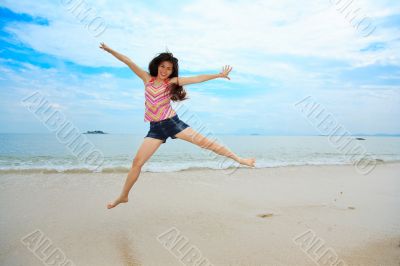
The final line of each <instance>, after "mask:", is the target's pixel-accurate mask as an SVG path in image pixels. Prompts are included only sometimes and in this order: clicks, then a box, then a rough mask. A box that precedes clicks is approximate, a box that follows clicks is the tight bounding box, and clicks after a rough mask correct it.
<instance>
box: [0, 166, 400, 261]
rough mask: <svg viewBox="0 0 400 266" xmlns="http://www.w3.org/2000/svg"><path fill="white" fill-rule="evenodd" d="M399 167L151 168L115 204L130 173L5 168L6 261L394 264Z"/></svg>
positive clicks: (399, 223) (1, 182)
mask: <svg viewBox="0 0 400 266" xmlns="http://www.w3.org/2000/svg"><path fill="white" fill-rule="evenodd" d="M399 173H400V163H389V164H379V165H377V167H376V169H375V170H374V171H372V172H371V173H370V174H368V175H361V174H358V173H357V172H356V170H355V168H354V167H353V166H352V165H341V166H340V165H323V166H295V167H294V166H293V167H277V168H263V169H249V168H240V169H238V170H237V171H236V172H235V173H233V174H231V175H228V174H226V171H223V170H204V169H198V170H186V171H179V172H169V173H151V172H145V173H142V174H141V176H140V178H139V180H138V182H137V183H136V184H135V186H134V188H133V189H132V191H131V195H130V199H129V202H128V203H127V204H123V205H120V206H118V207H116V208H114V209H111V210H108V209H106V204H107V202H108V201H110V200H112V199H114V198H115V197H116V196H117V195H118V194H119V192H120V189H121V186H122V184H123V181H124V180H125V176H126V175H125V174H124V173H122V174H121V173H109V174H105V173H90V174H84V173H81V174H79V173H77V174H66V173H59V174H16V173H9V174H4V173H3V174H2V175H1V176H0V189H1V193H0V202H1V203H0V204H1V213H2V218H1V232H0V234H1V242H0V244H1V255H0V264H1V265H43V264H45V265H51V264H50V263H51V262H52V261H53V262H54V261H56V260H55V258H56V255H59V256H58V259H59V260H60V261H61V260H63V262H65V263H66V264H65V265H182V263H183V265H399V262H400V176H399ZM44 240H47V242H46V241H44ZM46 243H47V246H49V245H50V243H51V245H50V246H49V248H47V246H46ZM55 250H57V252H58V253H57V252H56V251H55ZM60 251H62V253H61V252H60ZM60 254H61V255H60ZM62 256H64V257H62ZM68 263H70V264H68ZM196 263H197V264H196ZM55 265H63V264H55Z"/></svg>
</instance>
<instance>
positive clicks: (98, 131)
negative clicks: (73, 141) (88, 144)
mask: <svg viewBox="0 0 400 266" xmlns="http://www.w3.org/2000/svg"><path fill="white" fill-rule="evenodd" d="M83 134H107V133H105V132H103V131H101V130H94V131H86V133H83Z"/></svg>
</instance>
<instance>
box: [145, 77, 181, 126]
mask: <svg viewBox="0 0 400 266" xmlns="http://www.w3.org/2000/svg"><path fill="white" fill-rule="evenodd" d="M154 81H155V78H154V77H152V78H151V79H150V80H149V82H147V83H145V113H144V122H146V121H149V122H150V121H160V120H164V119H167V118H170V117H172V116H174V115H176V112H175V110H174V109H172V106H171V103H170V101H171V94H170V93H169V86H168V85H169V79H167V80H165V81H164V83H163V84H161V85H159V86H155V85H154Z"/></svg>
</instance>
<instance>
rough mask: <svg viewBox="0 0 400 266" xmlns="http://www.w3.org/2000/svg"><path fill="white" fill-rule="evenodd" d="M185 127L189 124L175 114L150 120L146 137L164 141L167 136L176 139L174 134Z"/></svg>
mask: <svg viewBox="0 0 400 266" xmlns="http://www.w3.org/2000/svg"><path fill="white" fill-rule="evenodd" d="M187 127H189V125H188V124H186V123H185V122H183V121H182V120H180V119H179V117H178V114H176V115H174V116H173V117H170V118H167V119H164V120H161V121H150V130H149V132H148V133H147V135H146V137H150V138H155V139H161V140H163V143H165V142H166V141H167V139H168V138H169V137H171V138H173V139H176V137H175V135H176V134H178V133H179V132H181V131H182V130H184V129H185V128H187ZM146 137H145V138H146Z"/></svg>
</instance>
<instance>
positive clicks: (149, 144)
mask: <svg viewBox="0 0 400 266" xmlns="http://www.w3.org/2000/svg"><path fill="white" fill-rule="evenodd" d="M162 143H163V141H162V140H160V139H155V138H149V137H146V138H144V140H143V143H142V145H141V146H140V147H139V150H138V151H137V153H136V156H135V158H134V159H133V162H132V167H131V169H130V170H129V173H128V176H127V177H126V181H125V185H124V187H123V189H122V192H121V195H120V196H119V197H118V198H117V199H116V200H115V201H114V202H112V203H109V204H108V205H107V208H108V209H111V208H114V207H115V206H117V205H118V204H120V203H124V202H128V196H129V191H130V190H131V188H132V186H133V184H135V182H136V180H137V179H138V177H139V174H140V171H141V170H142V166H143V165H144V163H145V162H146V161H147V160H148V159H150V157H151V156H152V155H153V154H154V152H155V151H156V150H157V149H158V147H160V145H161V144H162Z"/></svg>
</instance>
